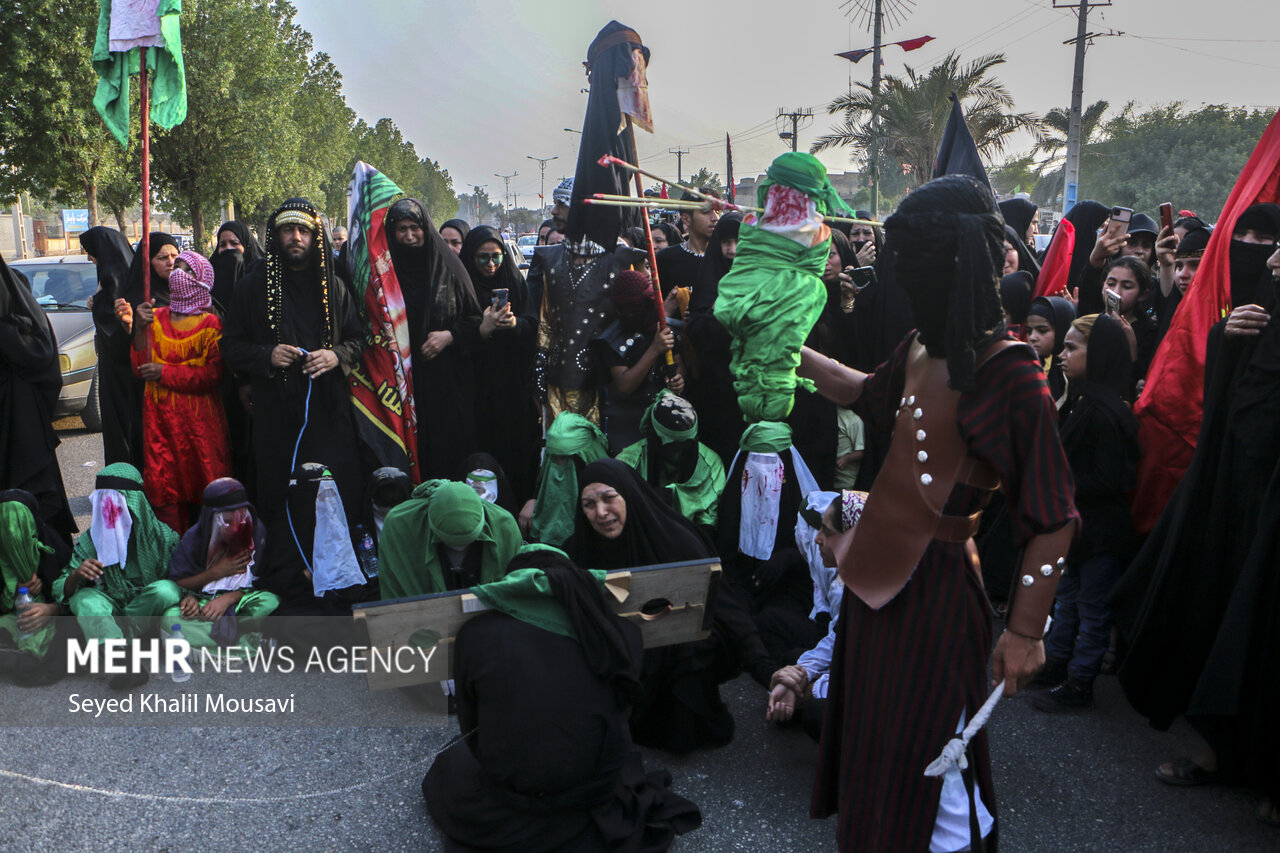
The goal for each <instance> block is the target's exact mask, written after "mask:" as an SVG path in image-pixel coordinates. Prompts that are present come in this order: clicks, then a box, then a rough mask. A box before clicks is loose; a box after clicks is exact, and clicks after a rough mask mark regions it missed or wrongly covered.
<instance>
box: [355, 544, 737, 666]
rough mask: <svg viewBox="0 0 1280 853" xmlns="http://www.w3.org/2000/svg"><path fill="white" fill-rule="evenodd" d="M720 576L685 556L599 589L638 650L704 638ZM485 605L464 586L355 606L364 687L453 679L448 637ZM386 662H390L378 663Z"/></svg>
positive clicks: (715, 567)
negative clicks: (627, 623)
mask: <svg viewBox="0 0 1280 853" xmlns="http://www.w3.org/2000/svg"><path fill="white" fill-rule="evenodd" d="M719 580H720V561H719V560H690V561H687V562H683V563H664V564H662V565H658V566H643V567H641V568H637V569H632V570H630V571H620V572H609V574H608V576H607V577H606V579H605V589H606V590H608V591H609V592H610V593H612V598H611V601H612V602H613V604H614V609H615V610H616V611H617V613H618V615H619V616H622V617H624V618H626V619H629V620H631V621H632V622H634V623H635V624H636V625H638V626H639V627H640V631H641V633H642V634H643V636H644V647H645V648H646V649H651V648H656V647H658V646H670V645H674V644H676V643H689V642H694V641H696V640H703V639H706V637H707V636H708V635H709V634H710V633H711V616H710V613H711V606H712V605H714V601H715V588H716V585H717V584H718V583H719ZM488 609H489V607H488V606H487V605H485V604H484V603H483V602H481V601H480V599H478V598H476V597H475V596H474V595H473V594H472V593H470V592H469V591H465V590H460V591H457V592H442V593H437V594H435V595H419V596H414V597H413V598H399V599H395V600H393V601H378V602H370V603H367V604H357V605H355V606H354V607H353V608H352V616H353V617H354V619H355V620H356V624H357V625H362V626H363V627H364V631H365V636H366V637H367V644H368V645H369V647H370V652H371V658H372V659H373V661H374V664H373V665H372V666H370V667H369V671H368V684H369V689H370V690H389V689H391V688H392V687H408V686H410V685H413V684H430V683H432V682H436V681H444V680H446V679H449V678H452V677H453V642H454V638H455V637H456V636H457V635H458V631H459V630H461V628H462V626H463V624H464V623H465V622H466V621H467V620H468V619H470V618H471V617H472V616H474V615H475V614H476V613H480V612H483V611H485V610H488ZM403 649H414V650H415V651H414V652H413V653H412V654H410V653H408V652H406V651H400V650H403ZM386 660H390V661H391V662H392V665H391V666H383V665H380V661H386Z"/></svg>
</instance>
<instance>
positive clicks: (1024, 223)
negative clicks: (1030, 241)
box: [1000, 198, 1039, 246]
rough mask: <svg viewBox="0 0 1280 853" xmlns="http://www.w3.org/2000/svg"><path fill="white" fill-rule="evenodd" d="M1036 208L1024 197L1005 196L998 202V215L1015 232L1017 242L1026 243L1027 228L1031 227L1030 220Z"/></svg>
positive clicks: (1034, 214)
mask: <svg viewBox="0 0 1280 853" xmlns="http://www.w3.org/2000/svg"><path fill="white" fill-rule="evenodd" d="M1037 210H1039V208H1038V207H1036V206H1035V204H1033V203H1032V202H1031V201H1029V200H1027V199H1025V198H1007V199H1005V200H1004V201H1002V202H1000V215H1001V216H1003V217H1004V221H1005V223H1006V224H1007V225H1008V226H1009V227H1010V228H1012V229H1013V230H1014V232H1016V233H1017V235H1018V242H1019V243H1022V244H1023V245H1024V246H1025V245H1026V243H1027V230H1028V229H1029V228H1030V227H1031V220H1033V219H1035V216H1036V211H1037Z"/></svg>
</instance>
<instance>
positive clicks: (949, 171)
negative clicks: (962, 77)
mask: <svg viewBox="0 0 1280 853" xmlns="http://www.w3.org/2000/svg"><path fill="white" fill-rule="evenodd" d="M943 175H968V176H969V177H971V178H977V179H978V180H980V181H982V183H984V184H986V185H987V189H991V181H990V180H989V179H988V178H987V170H986V169H985V168H983V166H982V158H981V157H979V156H978V146H977V144H976V143H975V142H974V141H973V134H972V133H970V132H969V126H968V125H967V124H965V123H964V111H963V110H961V109H960V99H959V98H957V97H956V93H955V92H952V93H951V117H950V118H948V119H947V129H946V130H945V131H943V134H942V144H941V145H940V146H938V159H936V160H934V161H933V176H934V177H935V178H941V177H942V176H943Z"/></svg>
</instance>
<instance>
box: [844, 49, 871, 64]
mask: <svg viewBox="0 0 1280 853" xmlns="http://www.w3.org/2000/svg"><path fill="white" fill-rule="evenodd" d="M874 52H875V51H874V50H873V49H872V48H869V47H864V48H862V49H861V50H846V51H845V52H844V53H837V54H836V56H838V57H840V58H841V59H847V60H849V61H850V62H861V61H862V59H863V57H866V56H870V55H871V54H872V53H874Z"/></svg>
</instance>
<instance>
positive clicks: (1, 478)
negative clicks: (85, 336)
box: [0, 258, 76, 544]
mask: <svg viewBox="0 0 1280 853" xmlns="http://www.w3.org/2000/svg"><path fill="white" fill-rule="evenodd" d="M61 391H62V373H61V371H60V369H59V367H58V344H57V341H55V340H54V337H53V327H52V326H51V325H50V324H49V318H48V317H46V316H45V315H44V310H43V309H41V307H40V305H39V303H38V302H36V299H35V297H34V296H32V295H31V290H30V289H29V288H28V287H27V285H26V284H24V283H23V282H21V281H20V280H19V279H18V276H17V275H15V274H14V273H13V272H12V271H11V270H10V269H9V265H8V264H6V263H5V262H4V258H0V489H23V490H25V491H28V492H30V493H31V494H33V495H35V496H36V499H37V500H38V501H39V513H38V515H37V516H36V521H37V522H44V523H48V524H49V525H51V526H52V527H53V528H54V529H55V530H56V531H57V532H58V533H59V534H60V535H61V536H63V537H64V538H65V539H66V541H67V544H70V543H71V534H73V533H75V532H76V523H75V519H74V518H73V517H72V516H71V510H70V508H69V507H68V506H67V493H66V491H65V490H64V489H63V486H62V471H61V469H60V468H59V467H58V456H57V447H58V444H59V441H58V435H57V433H55V432H54V431H53V407H54V406H55V405H57V402H58V394H59V393H61Z"/></svg>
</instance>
